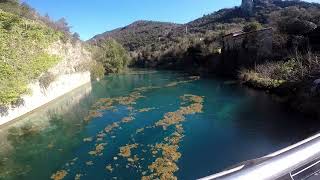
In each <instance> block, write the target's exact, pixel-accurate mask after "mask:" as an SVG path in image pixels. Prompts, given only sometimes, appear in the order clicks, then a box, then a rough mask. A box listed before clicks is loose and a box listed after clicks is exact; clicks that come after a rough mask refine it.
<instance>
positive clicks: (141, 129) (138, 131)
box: [136, 128, 144, 134]
mask: <svg viewBox="0 0 320 180" xmlns="http://www.w3.org/2000/svg"><path fill="white" fill-rule="evenodd" d="M143 131H144V128H140V129H137V130H136V134H139V133H142V132H143Z"/></svg>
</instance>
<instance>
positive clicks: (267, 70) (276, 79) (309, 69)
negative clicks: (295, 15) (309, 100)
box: [239, 53, 320, 89]
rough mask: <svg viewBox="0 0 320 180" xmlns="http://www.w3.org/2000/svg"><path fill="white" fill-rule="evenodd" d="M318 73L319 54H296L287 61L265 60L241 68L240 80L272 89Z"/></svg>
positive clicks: (319, 64)
mask: <svg viewBox="0 0 320 180" xmlns="http://www.w3.org/2000/svg"><path fill="white" fill-rule="evenodd" d="M319 74H320V59H319V54H312V53H307V54H305V55H301V54H298V53H297V54H296V55H295V56H294V57H290V58H289V60H287V61H277V62H267V63H264V64H260V65H257V66H256V67H255V68H253V69H243V70H241V71H240V73H239V78H240V80H242V81H244V82H245V83H247V84H250V85H252V86H254V87H257V88H264V89H273V88H277V87H279V86H280V85H282V84H283V83H286V82H301V81H303V80H307V79H313V78H315V76H316V75H319Z"/></svg>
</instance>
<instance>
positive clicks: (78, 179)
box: [74, 174, 82, 180]
mask: <svg viewBox="0 0 320 180" xmlns="http://www.w3.org/2000/svg"><path fill="white" fill-rule="evenodd" d="M81 176H82V174H76V176H75V177H74V180H80V179H81Z"/></svg>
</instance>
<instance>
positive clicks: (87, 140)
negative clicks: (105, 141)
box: [83, 137, 93, 142]
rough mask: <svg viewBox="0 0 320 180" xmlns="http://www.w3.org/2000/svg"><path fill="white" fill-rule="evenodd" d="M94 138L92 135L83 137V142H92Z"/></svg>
mask: <svg viewBox="0 0 320 180" xmlns="http://www.w3.org/2000/svg"><path fill="white" fill-rule="evenodd" d="M92 140H93V138H92V137H87V138H83V142H91V141H92Z"/></svg>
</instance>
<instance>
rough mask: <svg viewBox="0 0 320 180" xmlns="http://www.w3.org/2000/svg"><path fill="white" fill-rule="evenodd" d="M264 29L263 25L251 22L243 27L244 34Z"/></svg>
mask: <svg viewBox="0 0 320 180" xmlns="http://www.w3.org/2000/svg"><path fill="white" fill-rule="evenodd" d="M259 29H262V25H261V24H260V23H259V22H251V23H248V24H247V25H245V26H244V27H243V32H252V31H257V30H259Z"/></svg>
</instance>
